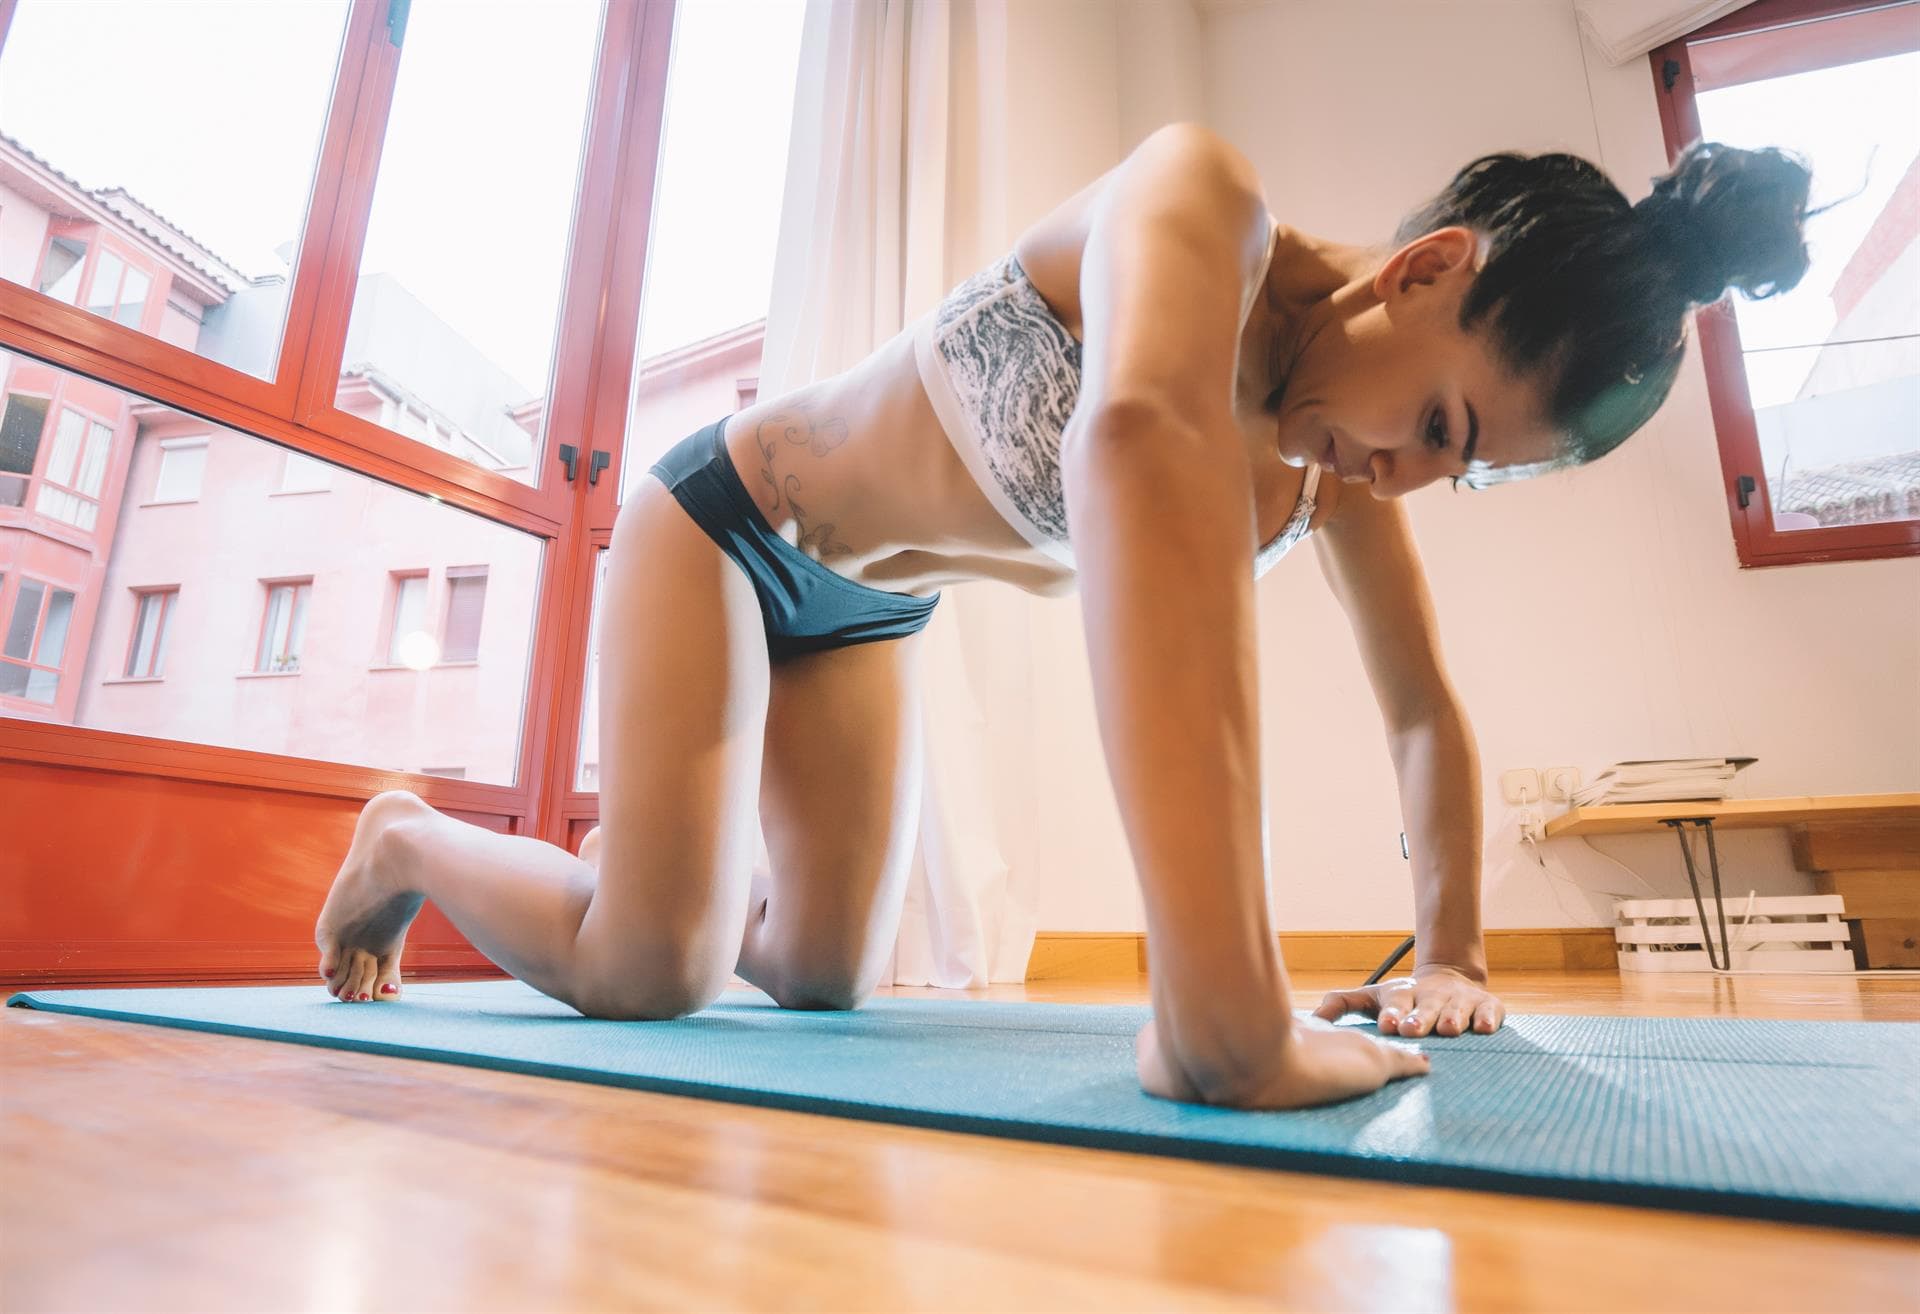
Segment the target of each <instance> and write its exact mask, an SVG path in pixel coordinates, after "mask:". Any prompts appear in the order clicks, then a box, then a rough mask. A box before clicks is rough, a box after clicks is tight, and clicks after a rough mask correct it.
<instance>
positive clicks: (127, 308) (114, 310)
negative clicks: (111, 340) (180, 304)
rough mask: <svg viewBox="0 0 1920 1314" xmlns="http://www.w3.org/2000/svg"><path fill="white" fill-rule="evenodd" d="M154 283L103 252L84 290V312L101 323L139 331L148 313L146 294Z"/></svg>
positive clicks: (107, 251) (118, 258)
mask: <svg viewBox="0 0 1920 1314" xmlns="http://www.w3.org/2000/svg"><path fill="white" fill-rule="evenodd" d="M152 286H153V280H152V279H151V278H149V277H147V275H145V274H143V273H141V272H140V271H139V270H138V269H134V268H132V267H131V266H129V265H128V264H127V263H126V261H124V260H122V259H121V258H120V257H119V256H118V255H116V254H115V253H114V252H112V251H109V250H106V249H105V248H102V249H101V251H100V259H99V260H97V261H95V262H94V268H93V281H92V283H91V285H90V286H89V287H88V290H87V309H88V310H90V311H92V312H93V313H94V314H96V315H99V316H100V317H101V318H103V319H111V320H114V321H116V322H118V323H121V324H125V325H126V326H127V327H128V328H136V329H137V328H139V327H140V320H141V317H142V316H143V315H145V314H146V310H147V291H148V289H149V288H151V287H152Z"/></svg>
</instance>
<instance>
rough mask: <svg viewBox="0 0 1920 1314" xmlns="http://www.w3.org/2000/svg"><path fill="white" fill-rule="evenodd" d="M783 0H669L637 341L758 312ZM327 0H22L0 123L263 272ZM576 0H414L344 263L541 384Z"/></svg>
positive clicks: (315, 90)
mask: <svg viewBox="0 0 1920 1314" xmlns="http://www.w3.org/2000/svg"><path fill="white" fill-rule="evenodd" d="M804 12H805V4H804V3H803V0H680V4H679V6H678V12H677V16H676V31H675V34H674V56H673V65H672V68H671V70H670V73H669V78H668V84H667V125H666V139H665V142H664V143H663V153H662V159H661V165H660V176H659V185H658V189H657V193H656V207H655V210H656V212H655V217H654V235H653V238H652V251H651V253H650V257H649V262H648V263H649V270H648V278H647V287H646V293H645V297H646V299H645V302H644V309H643V312H642V321H641V339H640V354H641V355H642V356H643V357H645V356H651V355H655V354H658V353H660V352H663V351H667V350H671V349H672V348H674V347H676V346H679V345H682V344H684V343H687V342H692V341H697V340H699V339H701V338H705V337H710V336H712V335H713V334H715V333H720V332H724V331H725V330H727V329H730V328H734V327H737V326H738V325H741V324H744V323H748V322H750V321H752V320H755V319H758V318H760V317H762V316H763V315H765V313H766V300H767V296H768V289H769V288H770V287H771V285H772V273H773V256H774V246H775V239H776V235H777V226H778V223H779V218H780V212H779V211H780V206H779V199H780V194H781V192H782V190H783V187H784V183H785V167H786V153H787V136H788V128H789V126H790V123H791V119H792V113H793V89H794V75H795V71H796V68H797V61H798V55H799V38H800V21H801V18H802V16H803V15H804ZM346 13H347V4H346V0H249V2H248V3H237V2H235V0H137V2H134V3H128V2H126V0H20V5H19V8H18V10H17V12H16V14H15V16H14V20H13V27H12V30H11V32H10V33H9V35H8V39H7V48H6V52H5V56H4V58H3V59H0V132H4V133H6V134H7V135H8V136H11V137H13V138H15V139H16V140H18V141H20V142H21V143H22V144H23V145H25V146H26V147H27V148H28V149H29V150H32V151H33V152H34V153H35V154H36V155H39V156H41V157H42V158H43V159H46V160H47V161H48V162H49V163H51V164H52V165H53V166H54V167H56V168H58V169H60V170H61V171H62V172H63V173H66V174H67V175H69V176H70V177H73V178H76V179H78V180H79V181H80V183H81V184H82V185H83V186H85V187H87V188H89V189H93V188H100V187H124V188H126V189H127V191H128V192H130V193H131V194H132V195H133V196H134V197H136V198H137V199H139V200H140V201H141V202H143V203H144V204H146V205H147V206H149V207H150V208H151V209H153V210H154V211H156V212H157V213H159V214H160V215H162V216H163V217H165V218H166V219H167V220H168V221H170V222H171V223H173V224H174V225H175V226H177V227H179V228H180V229H182V230H183V231H185V232H186V233H188V234H189V235H190V236H192V237H193V238H195V239H196V240H198V241H200V242H201V243H203V244H204V245H206V246H207V247H209V248H210V249H211V250H213V251H214V252H215V253H216V254H218V255H219V256H220V257H221V258H223V259H225V260H226V261H227V262H228V263H230V264H231V265H233V266H234V267H235V268H237V269H239V270H240V271H241V272H243V273H245V274H248V275H254V276H257V275H261V274H266V273H284V272H286V266H285V265H284V264H283V263H282V262H281V260H280V259H279V258H278V257H277V256H276V255H275V254H274V251H275V248H277V247H280V246H282V245H283V244H284V243H287V242H289V241H297V239H298V237H299V235H300V231H301V228H302V225H303V222H304V217H305V212H306V206H307V199H308V189H309V188H310V186H311V184H312V179H313V169H314V162H315V156H316V153H317V151H318V147H319V141H320V135H321V131H322V128H323V123H322V118H323V116H324V114H325V112H326V107H327V100H328V98H329V96H330V95H331V91H332V84H333V78H334V73H335V69H336V64H337V61H338V55H339V48H340V42H341V37H342V35H343V33H344V30H345V22H346ZM599 15H600V4H599V0H539V2H538V3H537V4H536V3H530V2H529V0H414V4H413V7H412V11H411V14H410V16H409V18H408V23H407V33H406V45H405V49H404V53H403V55H402V59H401V64H400V74H399V80H398V84H397V86H396V88H395V92H394V107H393V114H392V117H391V119H390V120H389V124H388V129H387V138H386V142H385V144H384V146H383V153H382V161H381V170H380V177H379V182H378V183H377V184H376V187H375V192H374V204H373V212H372V216H371V219H370V222H369V227H368V235H367V244H366V251H365V254H364V256H363V259H362V264H361V272H362V273H363V274H365V273H387V274H390V275H392V276H393V277H394V278H395V279H397V280H398V281H399V282H400V283H401V284H402V285H403V286H405V287H406V288H407V290H408V291H410V292H411V293H413V295H414V296H416V297H418V298H419V299H420V300H421V301H422V302H423V303H425V304H426V305H427V306H428V307H430V308H431V309H432V310H433V311H434V312H435V313H437V314H438V315H439V316H440V317H441V318H442V319H444V320H446V321H447V322H448V323H449V324H450V325H451V326H452V327H453V328H454V329H455V330H456V331H457V332H459V333H460V334H461V335H462V336H463V337H465V338H466V339H467V340H468V341H469V342H472V343H473V344H474V346H475V347H476V348H477V349H478V350H479V351H481V352H482V353H483V354H484V355H486V356H487V357H489V358H490V359H492V360H493V361H495V362H497V363H498V364H499V365H500V366H501V367H502V368H503V369H505V370H506V371H507V372H508V373H509V374H511V375H512V376H513V377H514V378H515V379H517V380H518V381H519V382H520V384H521V385H522V387H524V388H525V390H526V392H527V395H528V396H529V397H532V396H535V395H538V394H539V393H541V392H544V391H545V387H546V381H547V375H548V366H549V358H550V356H551V352H552V347H553V338H554V318H555V316H556V314H557V313H558V309H559V298H560V291H561V281H562V278H563V277H564V272H565V263H566V255H567V241H568V235H569V231H570V226H571V221H572V209H573V199H574V193H575V190H576V187H577V180H578V173H579V166H580V156H581V151H582V148H583V145H584V141H583V137H584V130H585V118H586V110H587V103H588V98H589V96H590V95H591V92H592V77H593V70H594V62H595V53H596V52H595V44H596V39H597V34H598V29H599Z"/></svg>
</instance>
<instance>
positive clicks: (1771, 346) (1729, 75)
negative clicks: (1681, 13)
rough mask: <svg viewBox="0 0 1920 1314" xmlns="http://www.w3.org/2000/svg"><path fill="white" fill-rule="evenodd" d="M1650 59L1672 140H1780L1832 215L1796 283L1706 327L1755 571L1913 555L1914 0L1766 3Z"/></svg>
mask: <svg viewBox="0 0 1920 1314" xmlns="http://www.w3.org/2000/svg"><path fill="white" fill-rule="evenodd" d="M1653 67H1654V72H1655V76H1656V84H1655V85H1656V87H1658V88H1660V94H1661V95H1662V96H1663V97H1667V98H1668V100H1667V101H1663V117H1664V119H1665V121H1666V124H1667V134H1668V145H1669V147H1670V148H1672V149H1674V150H1677V149H1678V148H1679V147H1680V146H1682V145H1684V144H1685V143H1686V142H1687V141H1690V140H1692V139H1693V138H1695V137H1700V138H1704V139H1706V140H1709V141H1721V142H1725V143H1727V144H1728V145H1732V146H1745V147H1757V146H1781V147H1784V148H1786V149H1788V150H1790V151H1793V152H1795V153H1796V154H1798V155H1800V156H1801V157H1802V158H1804V159H1805V160H1806V161H1807V162H1808V164H1809V165H1810V166H1811V167H1812V169H1813V196H1812V199H1811V205H1810V208H1812V209H1815V210H1822V207H1830V208H1826V209H1824V210H1822V212H1821V213H1817V214H1815V215H1813V216H1812V217H1811V218H1810V219H1809V220H1808V222H1807V230H1806V231H1807V247H1808V251H1809V253H1810V254H1811V256H1812V266H1811V268H1810V269H1809V271H1808V273H1807V276H1806V277H1805V278H1804V279H1803V280H1802V281H1801V283H1800V285H1799V286H1798V287H1796V288H1795V289H1794V290H1793V291H1791V292H1789V293H1786V294H1784V295H1781V296H1777V297H1771V298H1768V299H1766V300H1763V301H1755V302H1749V301H1746V300H1745V299H1744V298H1741V297H1732V298H1729V300H1728V302H1726V303H1722V305H1720V306H1716V307H1714V308H1712V309H1710V310H1705V311H1702V312H1701V313H1700V315H1699V316H1698V320H1697V322H1698V325H1699V340H1700V348H1701V355H1702V358H1703V360H1704V362H1705V365H1706V372H1707V386H1708V391H1709V395H1710V398H1711V400H1712V404H1713V414H1714V420H1715V427H1716V430H1717V432H1718V435H1719V440H1720V449H1721V460H1722V464H1723V467H1724V469H1725V471H1726V475H1727V482H1728V485H1729V487H1730V488H1731V489H1733V490H1734V492H1735V496H1734V497H1733V498H1732V499H1730V501H1731V503H1732V513H1733V517H1734V526H1733V527H1734V534H1735V537H1736V539H1737V540H1738V541H1739V544H1740V558H1741V561H1742V563H1743V564H1746V565H1767V564H1786V563H1790V562H1798V561H1810V560H1824V559H1832V558H1858V557H1867V556H1894V555H1911V554H1914V553H1920V424H1916V423H1915V420H1914V417H1915V415H1916V414H1920V3H1915V0H1905V2H1904V3H1897V4H1892V5H1888V4H1884V3H1861V4H1857V5H1843V4H1836V3H1834V0H1761V2H1760V3H1757V4H1753V5H1750V6H1748V7H1747V8H1745V9H1742V10H1740V11H1739V12H1737V13H1735V14H1733V15H1731V16H1730V17H1729V18H1727V19H1724V20H1722V21H1721V22H1719V23H1716V24H1712V25H1710V26H1708V27H1706V28H1703V29H1701V30H1700V31H1698V32H1696V33H1694V34H1692V35H1691V36H1689V37H1687V38H1686V39H1685V40H1683V41H1679V42H1675V43H1673V44H1672V45H1669V46H1667V47H1664V48H1663V49H1661V50H1658V51H1655V52H1654V55H1653ZM1669 88H1670V90H1669Z"/></svg>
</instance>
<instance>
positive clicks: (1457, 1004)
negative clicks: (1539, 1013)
mask: <svg viewBox="0 0 1920 1314" xmlns="http://www.w3.org/2000/svg"><path fill="white" fill-rule="evenodd" d="M1348 1013H1364V1014H1365V1015H1366V1016H1368V1017H1377V1018H1379V1019H1380V1030H1381V1031H1382V1032H1384V1033H1386V1034H1387V1035H1389V1036H1424V1035H1426V1034H1427V1033H1428V1032H1429V1031H1431V1032H1433V1033H1434V1034H1435V1035H1438V1036H1457V1035H1459V1034H1460V1033H1461V1032H1463V1031H1465V1030H1467V1029H1468V1028H1469V1027H1471V1028H1472V1029H1473V1030H1475V1031H1478V1032H1480V1033H1481V1034H1483V1035H1489V1034H1491V1033H1493V1032H1495V1031H1498V1030H1499V1029H1500V1023H1501V1022H1502V1021H1503V1020H1504V1019H1505V1018H1506V1016H1507V1008H1506V1005H1505V1004H1502V1003H1501V1002H1500V1001H1499V1000H1498V999H1496V998H1494V996H1493V995H1492V994H1491V993H1490V992H1489V991H1488V990H1487V987H1486V985H1485V984H1484V983H1483V982H1480V981H1476V980H1474V979H1473V978H1472V977H1470V976H1468V975H1467V974H1466V973H1464V972H1462V971H1460V970H1459V969H1457V968H1452V967H1448V966H1446V965H1445V964H1442V963H1432V964H1428V963H1422V964H1421V965H1420V966H1418V967H1416V968H1414V969H1413V975H1412V976H1403V977H1398V978H1396V979H1394V980H1391V981H1382V982H1380V984H1378V985H1370V986H1361V987H1360V988H1359V989H1357V990H1334V991H1330V992H1329V993H1328V995H1327V997H1326V998H1325V999H1323V1000H1321V1001H1320V1007H1318V1008H1316V1009H1314V1010H1313V1015H1314V1016H1315V1017H1318V1018H1325V1019H1326V1020H1327V1021H1329V1022H1338V1021H1339V1020H1340V1019H1341V1018H1343V1017H1345V1016H1346V1015H1347V1014H1348Z"/></svg>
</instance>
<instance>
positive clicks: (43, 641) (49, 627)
mask: <svg viewBox="0 0 1920 1314" xmlns="http://www.w3.org/2000/svg"><path fill="white" fill-rule="evenodd" d="M72 620H73V594H72V592H71V591H69V590H67V589H62V588H56V587H54V586H53V585H51V584H47V583H45V582H44V581H41V580H37V579H24V578H23V579H22V580H21V581H20V591H19V592H18V593H16V594H15V595H14V598H13V612H12V614H11V616H10V617H9V618H8V621H7V629H6V640H5V643H4V644H3V645H0V695H5V696H6V697H9V698H25V699H27V700H28V701H29V702H35V703H40V704H42V705H45V706H51V705H52V704H53V701H54V698H55V697H56V696H57V695H58V693H59V691H60V664H61V662H62V660H63V659H64V658H65V657H66V651H67V627H68V625H69V623H70V622H71V621H72Z"/></svg>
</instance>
